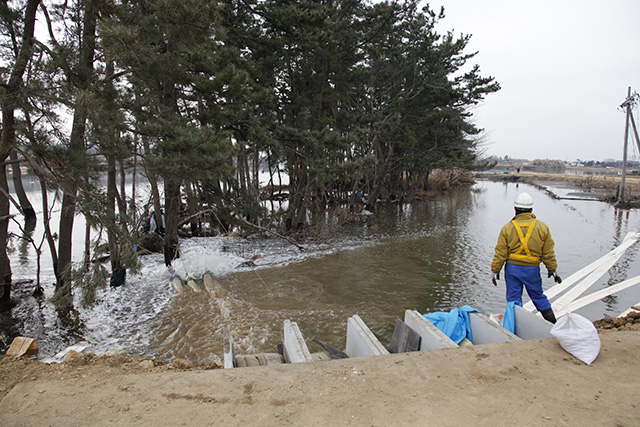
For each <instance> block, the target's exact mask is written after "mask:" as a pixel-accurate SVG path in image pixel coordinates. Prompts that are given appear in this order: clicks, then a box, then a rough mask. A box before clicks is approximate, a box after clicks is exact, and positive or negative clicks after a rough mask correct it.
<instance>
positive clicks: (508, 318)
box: [502, 301, 522, 334]
mask: <svg viewBox="0 0 640 427" xmlns="http://www.w3.org/2000/svg"><path fill="white" fill-rule="evenodd" d="M515 304H518V305H519V306H520V307H522V303H521V302H520V301H511V302H508V303H507V308H506V310H505V311H504V318H503V319H502V327H503V328H505V329H506V330H507V331H509V332H511V333H512V334H515V333H516V313H515V309H514V308H513V306H514V305H515Z"/></svg>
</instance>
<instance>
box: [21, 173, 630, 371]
mask: <svg viewBox="0 0 640 427" xmlns="http://www.w3.org/2000/svg"><path fill="white" fill-rule="evenodd" d="M552 190H554V189H552ZM520 191H527V192H529V193H530V194H531V195H532V196H533V197H534V200H535V208H534V213H536V215H537V216H538V218H539V219H540V220H542V221H544V222H546V223H547V224H548V225H549V227H550V229H551V232H552V235H553V238H554V240H555V241H556V256H557V258H558V263H559V268H558V273H559V274H560V275H561V276H563V277H567V276H569V275H570V274H571V273H573V272H575V271H577V270H579V269H580V268H582V267H584V266H586V265H587V264H589V263H591V262H592V261H594V260H595V259H597V258H599V257H600V256H602V255H604V254H606V253H607V252H609V251H610V250H611V249H612V248H614V247H615V246H616V245H617V244H619V242H621V241H622V239H623V238H624V236H625V235H626V233H627V232H628V231H629V230H630V229H631V228H632V227H638V226H640V216H639V214H638V212H637V211H634V210H632V211H626V210H616V209H615V208H614V207H612V206H611V205H609V204H606V203H601V202H595V201H584V200H556V199H553V198H551V197H550V196H549V195H547V194H546V193H545V192H543V191H541V190H538V189H536V188H534V187H531V186H527V185H522V184H520V185H519V186H518V185H517V184H514V183H508V184H503V183H496V182H488V181H480V182H478V183H477V184H475V185H473V186H471V187H469V188H465V189H460V190H457V191H454V192H451V193H448V194H446V195H444V196H442V197H440V198H438V199H437V200H432V201H426V202H422V203H414V204H411V205H395V206H393V207H389V208H387V209H385V210H383V211H381V212H379V213H377V214H376V215H375V216H369V217H363V218H362V219H361V220H360V221H358V222H357V223H355V224H353V225H352V226H349V227H347V228H346V229H345V230H343V231H342V232H341V233H339V235H337V236H335V235H334V236H329V237H325V238H324V239H321V240H319V241H318V242H317V243H314V244H306V245H305V250H304V251H300V250H299V249H298V248H296V247H295V246H293V245H291V244H289V243H288V242H286V241H284V240H281V239H277V238H274V239H259V238H255V239H242V238H238V237H228V238H224V237H218V238H194V239H185V240H183V241H182V242H181V249H182V258H180V260H178V261H177V262H176V263H175V265H174V269H175V273H177V274H179V275H180V276H181V277H182V278H183V279H187V278H188V277H195V278H198V279H199V278H201V276H202V274H203V273H204V272H205V271H210V272H211V273H212V274H213V275H214V276H215V277H216V280H217V281H218V283H219V284H220V287H221V289H222V294H221V295H220V296H219V297H218V298H212V297H211V296H210V295H209V294H208V293H206V292H201V293H193V292H187V293H185V294H183V295H177V293H176V291H175V290H174V289H173V288H172V286H171V283H170V280H171V277H172V274H173V272H172V271H169V270H168V269H166V268H165V267H164V265H163V262H162V257H161V255H150V256H145V257H142V263H143V269H142V272H141V273H140V274H138V275H129V276H128V277H127V284H126V286H123V287H121V288H117V289H105V290H103V291H101V292H100V293H99V301H98V304H97V305H96V306H94V307H93V308H91V309H81V310H80V312H81V318H82V320H83V322H84V329H83V330H82V337H81V338H82V339H84V340H85V341H87V342H88V344H89V346H90V347H91V349H92V350H93V351H95V352H98V353H100V352H103V351H106V350H107V349H109V348H120V349H123V350H124V351H126V352H127V353H128V354H139V355H148V356H154V357H158V358H162V359H170V358H173V357H184V358H187V359H189V360H192V361H205V360H220V358H221V357H222V329H223V327H224V326H227V327H229V329H230V330H231V333H232V337H233V339H234V342H235V346H236V352H237V353H257V352H275V351H276V346H277V344H278V343H280V342H281V341H282V323H283V321H284V320H285V319H290V320H292V321H295V322H297V323H298V326H299V327H300V329H301V331H302V334H303V335H304V337H305V338H306V339H307V342H308V344H309V346H310V350H311V351H317V350H319V347H316V345H315V344H313V343H312V342H311V340H312V339H314V338H315V339H318V340H320V341H323V342H326V343H327V344H330V345H332V346H334V347H337V348H344V346H345V334H346V321H347V318H348V317H350V316H352V315H354V314H358V315H359V316H360V317H361V318H362V319H363V320H364V321H365V323H366V324H367V325H368V326H369V327H370V328H371V330H372V331H373V332H374V334H376V336H377V337H378V338H379V339H380V341H381V342H382V343H383V344H384V345H386V344H388V342H389V340H390V337H391V334H392V331H393V326H394V322H395V319H396V318H402V317H403V316H404V311H405V310H407V309H416V310H418V311H419V312H421V313H426V312H433V311H449V310H451V309H452V308H455V307H460V306H462V305H465V304H468V305H470V306H472V307H474V308H476V309H478V310H480V311H482V312H485V313H501V312H503V311H504V308H505V299H504V298H505V296H504V294H505V287H504V281H502V280H501V281H500V282H499V285H498V286H497V287H494V286H493V285H492V284H491V281H490V277H491V274H490V264H491V260H492V258H493V249H494V247H495V243H496V240H497V236H498V232H499V230H500V228H501V227H502V225H504V223H506V222H507V221H509V220H510V219H511V217H512V216H513V208H512V204H513V200H514V198H515V196H516V195H517V193H518V192H520ZM555 191H557V192H558V193H562V192H566V191H569V190H567V189H562V188H557V189H555ZM79 228H82V227H79ZM80 240H81V239H80ZM81 245H82V244H81V243H78V244H77V246H81ZM637 251H638V247H637V246H633V247H632V248H631V249H629V250H628V251H627V252H626V254H625V255H624V256H623V258H622V259H621V260H620V261H619V262H618V264H616V266H615V267H614V268H613V269H612V270H611V271H610V272H609V274H607V275H605V277H603V278H602V279H601V280H600V281H599V282H597V283H596V284H595V285H594V286H593V287H592V288H591V289H590V290H589V291H588V292H592V291H594V290H597V289H601V288H603V287H606V286H609V285H612V284H615V283H619V282H620V281H622V280H625V279H627V278H630V277H634V276H636V275H639V274H640V259H639V258H638V254H637ZM19 259H21V260H22V261H23V262H20V261H19ZM250 259H254V263H255V267H246V266H242V264H243V263H244V262H246V261H248V260H250ZM12 260H14V264H13V266H14V280H19V279H21V278H22V277H29V274H30V272H29V269H31V271H32V268H33V256H32V255H30V253H29V250H28V248H27V249H25V250H24V251H22V252H20V251H16V252H15V253H13V254H12ZM43 266H44V265H43ZM25 268H26V269H25ZM543 270H544V268H543ZM49 281H51V280H49ZM552 285H553V282H552V280H551V279H547V278H546V275H545V276H544V279H543V286H544V287H545V288H548V287H550V286H552ZM48 292H51V290H48ZM527 300H528V299H527V297H526V293H525V295H524V301H525V302H526V301H527ZM638 301H640V286H638V287H636V288H630V289H628V290H626V291H624V292H621V293H619V294H617V295H615V296H612V297H608V298H606V299H605V300H603V301H599V302H597V303H594V304H591V305H589V306H587V307H585V308H583V309H581V310H579V311H578V312H579V313H580V314H582V315H584V316H585V317H587V318H589V319H591V320H596V319H599V318H602V317H603V316H615V315H617V314H618V313H619V312H621V311H623V310H625V309H626V308H628V307H629V306H630V305H632V304H635V303H637V302H638ZM41 305H42V304H41ZM14 312H15V317H16V318H20V319H22V320H20V321H18V327H20V328H22V329H21V331H23V332H24V333H23V334H24V335H28V336H34V335H35V337H36V338H38V340H39V341H38V342H39V344H40V348H41V357H45V356H46V355H52V354H54V353H55V352H56V351H59V350H60V349H61V348H64V347H65V346H67V345H70V344H74V341H75V340H78V339H80V337H77V336H71V335H69V334H67V335H65V334H64V333H60V332H59V331H56V329H57V326H56V325H57V323H56V320H55V318H56V316H55V314H53V313H52V310H51V309H50V308H48V307H45V308H44V309H40V307H39V305H38V304H37V303H36V302H35V300H34V299H33V298H30V297H29V298H23V299H22V300H21V303H20V304H19V305H18V307H16V308H15V309H14Z"/></svg>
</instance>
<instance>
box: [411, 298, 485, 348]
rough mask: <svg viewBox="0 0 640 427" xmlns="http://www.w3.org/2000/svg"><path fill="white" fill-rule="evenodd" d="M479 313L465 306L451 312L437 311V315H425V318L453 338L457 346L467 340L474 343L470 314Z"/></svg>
mask: <svg viewBox="0 0 640 427" xmlns="http://www.w3.org/2000/svg"><path fill="white" fill-rule="evenodd" d="M474 312H476V313H477V312H478V310H476V309H475V308H473V307H469V306H468V305H463V306H462V307H460V308H454V309H453V310H451V311H450V312H448V313H447V312H443V311H437V312H435V313H427V314H424V315H423V317H424V318H425V319H427V320H428V321H429V322H431V323H433V324H434V325H435V326H436V327H437V328H438V329H440V330H441V331H442V332H443V333H444V334H445V335H446V336H448V337H449V338H451V340H452V341H453V342H455V343H456V344H460V341H462V340H463V339H465V338H467V339H469V341H471V342H473V337H472V335H471V323H470V321H469V313H474Z"/></svg>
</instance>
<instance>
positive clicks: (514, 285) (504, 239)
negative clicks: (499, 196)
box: [491, 193, 562, 323]
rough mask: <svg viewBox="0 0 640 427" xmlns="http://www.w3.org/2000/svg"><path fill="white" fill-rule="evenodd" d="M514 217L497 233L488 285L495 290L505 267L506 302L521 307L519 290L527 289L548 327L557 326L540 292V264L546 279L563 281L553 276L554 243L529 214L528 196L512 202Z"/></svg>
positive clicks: (556, 264)
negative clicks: (551, 324)
mask: <svg viewBox="0 0 640 427" xmlns="http://www.w3.org/2000/svg"><path fill="white" fill-rule="evenodd" d="M514 208H515V211H516V215H515V216H514V217H513V219H512V220H511V221H509V222H508V223H507V224H505V226H504V227H502V230H500V235H499V236H498V243H497V245H496V249H495V255H494V256H493V262H492V263H491V272H492V273H493V276H492V278H491V281H492V283H493V284H494V285H496V286H497V282H496V280H498V279H500V270H501V269H502V266H503V265H504V281H505V283H506V285H507V302H512V301H515V302H519V303H520V304H522V287H523V286H524V287H525V288H526V289H527V294H529V298H531V301H533V304H534V305H535V306H536V308H537V309H538V311H539V312H540V313H541V314H542V316H543V317H544V318H545V319H546V320H548V321H549V322H551V323H556V316H555V314H554V313H553V310H552V308H551V303H550V302H549V300H548V299H547V297H546V295H545V294H544V293H543V290H542V278H541V277H540V262H542V263H544V265H545V267H547V272H548V277H552V276H553V278H554V280H555V281H556V283H562V279H561V278H560V276H558V274H557V273H556V269H557V268H558V263H557V261H556V255H555V252H554V250H553V249H554V246H555V243H554V241H553V239H552V238H551V232H550V231H549V227H548V226H547V224H545V223H544V222H542V221H539V220H538V219H537V218H536V216H535V215H534V214H533V213H532V211H533V198H532V197H531V196H530V195H529V194H527V193H520V194H519V195H518V196H517V197H516V200H515V202H514Z"/></svg>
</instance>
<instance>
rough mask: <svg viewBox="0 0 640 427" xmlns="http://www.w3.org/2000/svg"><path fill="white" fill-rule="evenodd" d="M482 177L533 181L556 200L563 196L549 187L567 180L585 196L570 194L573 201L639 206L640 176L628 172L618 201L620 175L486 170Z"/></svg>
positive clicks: (483, 178) (497, 179)
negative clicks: (623, 197) (620, 199)
mask: <svg viewBox="0 0 640 427" xmlns="http://www.w3.org/2000/svg"><path fill="white" fill-rule="evenodd" d="M475 177H476V178H477V179H479V180H488V181H498V182H513V183H518V182H519V183H526V184H531V185H534V186H536V187H538V188H539V189H541V190H543V191H546V192H547V194H549V196H551V197H553V198H555V199H561V198H562V197H560V196H558V195H557V194H555V193H553V192H552V191H550V190H549V189H548V185H549V184H551V183H553V184H557V183H566V184H568V185H571V186H572V187H574V188H575V189H576V190H578V191H580V192H582V193H583V194H582V195H583V196H584V198H579V197H571V198H570V199H571V200H597V201H600V202H606V203H612V204H615V205H616V207H619V208H622V209H634V208H640V176H637V175H628V176H627V177H626V178H625V200H624V201H618V197H617V195H618V191H619V190H618V189H619V187H620V183H621V181H622V177H621V176H620V175H577V174H564V173H545V172H526V171H521V172H517V173H502V172H495V171H492V172H485V173H480V174H476V175H475Z"/></svg>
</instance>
